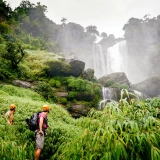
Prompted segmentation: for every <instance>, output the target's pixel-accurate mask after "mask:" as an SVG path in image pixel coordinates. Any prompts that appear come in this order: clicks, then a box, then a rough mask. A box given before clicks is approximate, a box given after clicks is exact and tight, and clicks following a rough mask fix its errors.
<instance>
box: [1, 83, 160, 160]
mask: <svg viewBox="0 0 160 160" xmlns="http://www.w3.org/2000/svg"><path fill="white" fill-rule="evenodd" d="M0 93H1V97H0V106H1V107H0V113H4V112H3V111H6V110H7V109H8V108H9V105H10V103H15V104H16V106H17V108H16V112H15V120H14V125H13V126H12V127H11V126H9V125H8V124H7V122H6V120H5V119H4V118H3V117H0V121H1V124H0V137H1V138H0V150H1V152H0V158H1V159H4V158H5V159H11V158H12V160H17V159H22V160H25V159H33V156H34V150H35V146H34V141H33V140H34V138H33V134H34V133H33V132H31V131H30V130H28V129H27V128H26V126H25V118H28V117H30V116H31V115H32V113H33V112H36V111H39V110H41V106H43V104H44V103H48V102H46V101H43V99H41V98H40V97H41V96H39V98H40V99H36V100H33V97H34V98H36V97H37V96H38V94H37V93H35V92H33V91H31V90H29V89H23V88H18V87H14V86H11V85H1V86H0ZM124 93H125V94H127V95H128V96H130V95H129V92H128V91H127V90H123V91H122V94H123V95H124ZM20 95H22V96H20ZM123 95H122V96H121V100H120V102H119V103H118V102H117V103H116V102H110V103H108V104H107V105H106V107H105V108H104V110H103V111H96V110H94V109H92V110H91V111H90V112H89V114H88V116H87V117H81V118H79V119H73V118H71V116H70V115H69V114H68V112H67V111H66V110H64V109H63V108H62V107H61V106H57V105H55V104H49V105H50V106H51V111H50V113H49V114H48V119H49V126H50V127H49V129H47V130H48V135H47V136H46V137H45V146H44V149H43V152H42V154H41V157H40V159H50V160H51V159H52V160H53V159H56V160H62V159H63V160H68V159H93V160H97V159H126V160H130V159H142V160H143V159H145V160H150V159H152V160H159V157H160V149H159V148H160V121H159V119H158V113H159V110H160V108H159V105H160V99H159V98H158V97H156V98H154V99H145V100H142V101H137V100H133V99H132V100H131V101H130V102H128V101H127V100H126V99H123ZM66 107H69V105H66ZM9 150H10V152H9Z"/></svg>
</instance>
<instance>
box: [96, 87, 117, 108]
mask: <svg viewBox="0 0 160 160" xmlns="http://www.w3.org/2000/svg"><path fill="white" fill-rule="evenodd" d="M114 92H115V91H114V88H108V87H103V88H102V98H103V100H102V101H100V103H99V107H98V109H103V108H104V107H105V105H106V103H107V102H111V101H114V100H116V97H115V94H114Z"/></svg>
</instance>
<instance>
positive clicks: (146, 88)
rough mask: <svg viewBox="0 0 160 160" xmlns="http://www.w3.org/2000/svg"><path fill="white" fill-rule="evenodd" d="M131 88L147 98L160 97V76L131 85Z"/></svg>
mask: <svg viewBox="0 0 160 160" xmlns="http://www.w3.org/2000/svg"><path fill="white" fill-rule="evenodd" d="M133 88H134V89H135V90H137V91H140V92H142V93H144V94H146V95H148V96H149V97H151V98H153V97H155V96H159V95H160V76H155V77H151V78H149V79H146V80H144V81H142V82H140V83H137V84H133Z"/></svg>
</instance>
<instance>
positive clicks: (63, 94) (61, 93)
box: [55, 92, 68, 98]
mask: <svg viewBox="0 0 160 160" xmlns="http://www.w3.org/2000/svg"><path fill="white" fill-rule="evenodd" d="M55 95H56V96H58V97H64V98H66V97H68V92H56V93H55Z"/></svg>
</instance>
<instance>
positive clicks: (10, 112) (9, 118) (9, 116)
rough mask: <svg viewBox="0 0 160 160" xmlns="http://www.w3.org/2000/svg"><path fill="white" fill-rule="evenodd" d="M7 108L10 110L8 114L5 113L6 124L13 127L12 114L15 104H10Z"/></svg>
mask: <svg viewBox="0 0 160 160" xmlns="http://www.w3.org/2000/svg"><path fill="white" fill-rule="evenodd" d="M9 108H10V110H9V111H8V112H6V114H5V116H7V122H8V123H9V124H10V125H13V120H14V112H15V110H16V106H15V104H11V105H10V107H9Z"/></svg>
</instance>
